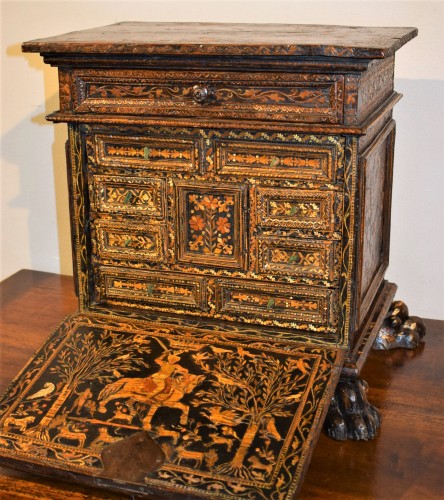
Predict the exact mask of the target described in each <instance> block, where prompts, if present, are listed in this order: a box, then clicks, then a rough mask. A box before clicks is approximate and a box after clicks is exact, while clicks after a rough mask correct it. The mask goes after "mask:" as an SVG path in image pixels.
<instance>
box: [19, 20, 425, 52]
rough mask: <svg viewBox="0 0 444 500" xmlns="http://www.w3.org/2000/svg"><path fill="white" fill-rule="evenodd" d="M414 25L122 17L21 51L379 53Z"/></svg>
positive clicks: (409, 34) (411, 33) (403, 39)
mask: <svg viewBox="0 0 444 500" xmlns="http://www.w3.org/2000/svg"><path fill="white" fill-rule="evenodd" d="M417 33H418V30H417V29H416V28H389V27H383V28H373V27H355V26H323V25H288V24H241V23H238V24H236V23H235V24H222V23H145V22H123V23H117V24H112V25H110V26H103V27H100V28H93V29H87V30H82V31H73V32H71V33H67V34H65V35H60V36H54V37H49V38H42V39H38V40H31V41H29V42H26V43H25V44H24V45H23V50H24V51H25V52H42V53H43V52H55V53H74V52H75V53H77V54H82V53H83V54H88V53H92V54H94V53H113V54H132V55H136V54H170V55H174V54H179V53H180V54H190V55H191V54H193V55H240V54H242V55H250V56H264V55H265V56H270V55H274V56H276V55H281V56H292V55H299V56H324V55H328V56H335V57H352V58H384V57H388V56H390V55H392V54H393V53H394V52H395V51H396V50H398V49H399V48H400V47H402V46H403V45H404V44H405V43H407V42H408V41H409V40H411V39H412V38H414V37H415V36H416V35H417Z"/></svg>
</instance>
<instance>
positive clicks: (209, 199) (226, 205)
mask: <svg viewBox="0 0 444 500" xmlns="http://www.w3.org/2000/svg"><path fill="white" fill-rule="evenodd" d="M187 207H188V226H189V228H188V230H189V236H190V237H189V241H188V249H189V250H190V251H192V252H193V253H200V254H205V255H222V256H223V255H232V254H233V233H234V230H233V225H234V222H233V211H234V208H233V207H234V198H233V196H229V195H225V194H217V195H212V194H204V193H202V194H201V193H199V194H197V193H192V194H189V195H188V199H187Z"/></svg>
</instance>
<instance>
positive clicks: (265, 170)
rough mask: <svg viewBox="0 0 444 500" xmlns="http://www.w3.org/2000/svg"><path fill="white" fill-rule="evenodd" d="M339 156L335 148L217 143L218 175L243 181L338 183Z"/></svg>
mask: <svg viewBox="0 0 444 500" xmlns="http://www.w3.org/2000/svg"><path fill="white" fill-rule="evenodd" d="M337 144H339V142H337ZM338 156H339V155H338V151H337V147H336V145H333V144H331V145H325V146H316V145H307V144H275V143H263V142H262V143H260V142H257V143H255V142H246V141H245V142H234V141H233V142H231V141H229V142H219V141H217V142H216V147H215V163H216V168H217V172H218V173H219V174H226V175H241V176H243V177H266V178H274V179H302V180H320V181H326V182H334V178H335V173H336V170H337V159H338Z"/></svg>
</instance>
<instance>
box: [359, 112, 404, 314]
mask: <svg viewBox="0 0 444 500" xmlns="http://www.w3.org/2000/svg"><path fill="white" fill-rule="evenodd" d="M394 137H395V123H394V121H391V122H390V123H389V124H388V125H387V126H386V127H385V128H384V129H383V130H382V131H381V133H380V134H379V135H378V136H377V137H376V138H375V140H374V142H373V143H372V144H371V145H370V147H369V148H368V149H367V150H366V151H365V152H364V154H363V155H362V157H361V158H360V165H361V169H362V175H363V182H362V186H361V199H362V209H361V217H362V229H361V231H362V233H361V237H360V246H361V248H360V252H359V255H360V257H361V259H360V286H359V290H360V292H359V295H360V298H359V304H360V307H359V319H360V321H361V320H363V319H364V317H365V315H366V313H367V312H368V309H369V307H370V305H371V303H372V301H373V298H374V296H375V294H376V292H377V290H378V288H379V286H380V284H381V281H382V280H383V278H384V273H385V271H386V269H387V266H388V253H389V236H390V206H391V184H392V168H393V147H394Z"/></svg>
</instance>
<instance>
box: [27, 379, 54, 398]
mask: <svg viewBox="0 0 444 500" xmlns="http://www.w3.org/2000/svg"><path fill="white" fill-rule="evenodd" d="M54 390H55V385H54V384H53V383H52V382H46V383H45V385H44V386H43V389H40V391H37V392H36V393H34V394H32V395H31V396H29V397H28V399H38V398H46V397H47V396H49V395H50V394H52V393H53V392H54Z"/></svg>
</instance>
